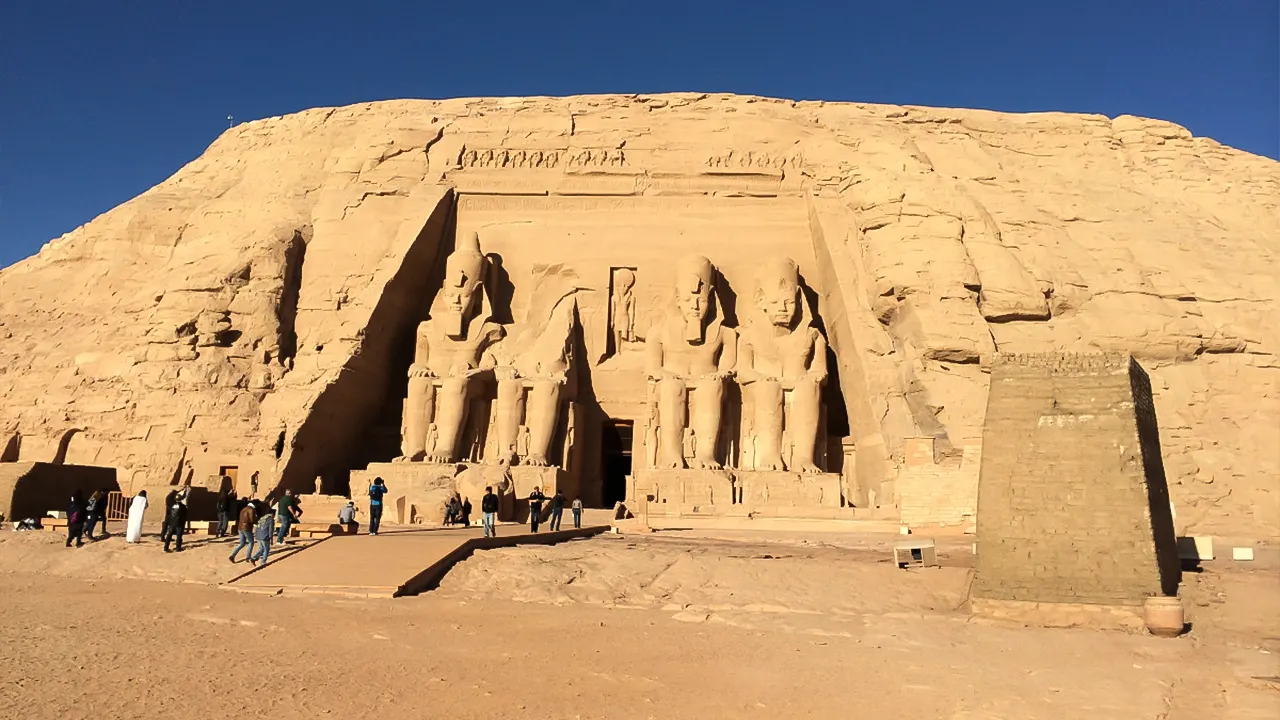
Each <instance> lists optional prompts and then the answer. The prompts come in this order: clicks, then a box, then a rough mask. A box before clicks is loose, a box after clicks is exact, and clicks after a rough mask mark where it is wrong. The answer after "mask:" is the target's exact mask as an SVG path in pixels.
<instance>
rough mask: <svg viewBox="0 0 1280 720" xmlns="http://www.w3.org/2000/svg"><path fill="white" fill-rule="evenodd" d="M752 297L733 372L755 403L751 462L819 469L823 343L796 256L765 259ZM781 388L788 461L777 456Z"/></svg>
mask: <svg viewBox="0 0 1280 720" xmlns="http://www.w3.org/2000/svg"><path fill="white" fill-rule="evenodd" d="M753 300H754V304H755V309H756V311H757V312H756V316H755V319H754V321H753V322H751V323H749V324H747V326H746V327H745V328H744V329H743V331H742V339H741V341H740V342H739V352H738V369H737V376H738V382H739V383H741V384H742V388H743V393H744V395H747V396H748V397H749V398H750V400H751V404H752V405H754V409H753V416H752V418H751V420H752V425H753V427H754V432H755V447H754V460H755V468H756V469H757V470H784V469H789V470H796V471H799V472H803V473H818V472H821V470H819V469H818V466H817V465H816V464H815V463H814V460H813V456H814V452H815V449H816V447H817V439H818V418H819V415H820V414H821V405H820V403H821V400H822V387H823V385H824V384H825V383H826V380H827V343H826V340H825V339H823V337H822V333H820V332H818V329H817V328H816V327H814V326H813V319H812V317H811V315H810V313H809V306H808V303H807V302H805V300H804V297H803V295H802V294H801V288H800V273H799V271H798V269H797V268H796V264H795V262H793V261H792V260H791V259H790V258H773V259H770V260H767V261H765V263H764V266H763V267H762V268H761V269H760V272H759V273H758V274H757V275H756V289H755V295H754V297H753ZM784 392H789V393H791V411H790V414H789V416H788V417H787V432H788V434H789V436H790V440H791V443H790V444H791V446H792V450H791V463H790V467H784V464H783V460H782V434H783V417H784V412H785V411H784V400H783V393H784Z"/></svg>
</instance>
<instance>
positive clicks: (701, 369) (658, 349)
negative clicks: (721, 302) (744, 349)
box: [645, 256, 737, 469]
mask: <svg viewBox="0 0 1280 720" xmlns="http://www.w3.org/2000/svg"><path fill="white" fill-rule="evenodd" d="M715 275H716V273H715V268H714V267H712V265H711V261H709V260H707V259H706V258H705V257H702V256H691V257H686V258H683V259H682V260H680V261H679V262H678V263H677V264H676V272H675V305H676V309H675V311H674V312H672V313H670V314H669V315H668V316H667V317H666V318H665V319H663V320H662V321H660V322H659V323H658V324H657V325H655V326H654V327H653V328H652V329H651V330H650V331H649V335H648V338H647V339H646V340H645V353H646V369H645V372H646V374H647V376H648V379H649V381H650V382H653V383H656V384H657V401H658V457H657V463H656V466H657V467H659V468H683V467H686V465H685V459H684V452H683V450H684V444H685V443H684V441H685V428H686V427H687V428H689V429H690V430H692V431H693V434H694V435H696V437H697V442H696V443H695V448H694V454H693V457H691V458H690V464H691V466H692V467H694V468H696V469H716V468H720V467H721V463H720V461H719V460H718V459H717V457H716V451H717V448H718V446H719V438H720V420H721V414H722V413H721V410H722V406H723V404H724V383H725V380H726V378H728V377H729V376H730V374H732V370H733V366H734V362H735V358H736V353H737V335H736V333H734V331H733V329H732V328H727V327H724V326H723V325H722V324H721V323H722V322H723V318H722V317H720V311H719V307H718V304H717V302H716V301H717V296H716V288H715Z"/></svg>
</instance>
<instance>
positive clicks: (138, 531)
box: [124, 490, 147, 543]
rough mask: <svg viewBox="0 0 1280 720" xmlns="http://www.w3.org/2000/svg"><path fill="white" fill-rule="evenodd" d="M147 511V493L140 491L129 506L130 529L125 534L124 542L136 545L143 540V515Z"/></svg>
mask: <svg viewBox="0 0 1280 720" xmlns="http://www.w3.org/2000/svg"><path fill="white" fill-rule="evenodd" d="M146 511H147V491H146V490H139V491H138V494H137V495H136V496H134V498H133V503H132V504H131V505H129V529H128V530H127V531H126V532H125V535H124V541H125V542H131V543H136V542H138V540H140V539H142V515H143V513H145V512H146Z"/></svg>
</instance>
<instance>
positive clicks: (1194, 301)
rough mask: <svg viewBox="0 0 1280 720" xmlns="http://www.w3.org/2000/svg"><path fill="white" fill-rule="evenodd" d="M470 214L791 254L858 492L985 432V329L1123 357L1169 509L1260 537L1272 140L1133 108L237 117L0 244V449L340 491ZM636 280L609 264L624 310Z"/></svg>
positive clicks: (734, 265)
mask: <svg viewBox="0 0 1280 720" xmlns="http://www.w3.org/2000/svg"><path fill="white" fill-rule="evenodd" d="M495 228H496V230H495ZM472 230H475V231H479V232H481V233H482V235H483V234H485V233H486V232H489V231H490V230H493V233H491V234H496V242H497V244H498V246H500V247H501V249H502V255H503V260H504V262H509V263H510V264H511V267H512V268H522V269H523V268H528V267H534V268H535V271H536V268H537V267H541V268H543V271H544V272H545V271H546V267H547V265H548V264H550V263H555V262H564V263H566V264H568V265H572V264H573V263H574V262H575V261H576V260H582V259H584V258H586V259H590V258H592V257H595V255H593V252H594V251H593V250H591V249H590V248H592V247H596V246H600V247H604V246H607V245H609V244H611V243H613V244H619V243H625V244H626V247H629V248H634V252H635V253H636V255H637V258H639V259H640V260H643V261H646V262H653V261H655V260H657V259H661V258H662V257H665V256H666V255H670V256H671V257H673V258H674V257H675V253H676V252H681V253H683V252H688V251H693V250H696V251H697V252H701V253H703V254H706V255H707V256H709V257H710V258H711V260H712V261H713V262H714V263H716V265H717V267H720V268H721V269H722V271H723V272H724V273H725V275H726V276H727V277H728V278H729V280H731V281H735V273H739V274H745V273H748V272H749V271H750V268H751V264H752V262H753V254H754V253H755V252H756V250H757V249H759V248H764V247H766V246H770V247H771V246H772V245H776V247H777V250H778V252H782V253H786V254H790V255H792V256H794V257H795V258H796V260H797V262H798V264H799V266H800V270H801V274H802V275H803V276H804V278H805V282H806V284H807V286H808V287H811V288H812V289H813V291H814V293H815V294H816V304H817V306H818V307H819V309H820V314H821V317H822V318H823V319H824V322H825V328H824V330H825V334H826V338H827V341H828V342H829V343H830V346H831V349H832V351H833V355H834V357H835V358H836V363H835V365H836V366H835V367H833V368H832V369H831V370H832V372H831V381H830V382H829V383H828V385H829V386H831V387H833V388H836V390H837V391H838V393H839V395H840V400H841V402H842V404H843V411H842V412H833V413H832V415H833V416H839V417H833V418H831V420H830V421H829V424H828V433H829V434H830V435H831V437H832V438H833V440H834V441H835V442H837V443H839V442H843V445H844V447H845V448H846V460H845V463H844V468H843V472H844V473H845V474H846V475H850V476H853V478H854V480H853V481H852V483H851V485H850V487H852V488H854V492H855V494H859V493H860V494H861V495H862V496H867V497H870V495H871V494H872V493H874V494H875V495H877V496H878V497H879V498H880V502H881V503H882V504H883V503H884V502H885V498H886V497H887V496H888V493H890V492H891V489H892V487H893V485H892V483H893V481H894V480H895V478H896V477H897V475H898V472H897V471H898V468H899V466H900V464H901V462H902V459H903V458H902V453H903V446H904V442H905V441H906V440H907V439H909V438H918V437H929V438H933V439H934V442H935V445H934V447H935V448H936V449H937V452H938V453H939V455H940V456H942V457H940V458H939V462H943V460H944V459H945V458H946V457H953V458H954V457H958V456H959V455H960V454H962V453H964V454H966V456H968V454H969V453H970V452H972V451H973V449H974V448H979V447H980V445H981V437H982V428H983V413H984V408H985V406H986V394H987V386H988V375H987V372H986V369H985V367H986V362H985V361H986V360H987V359H989V358H990V357H991V356H992V355H993V354H994V353H995V352H997V351H999V352H1007V353H1029V352H1047V351H1069V352H1091V351H1113V352H1123V353H1130V354H1132V355H1133V356H1134V357H1135V358H1137V359H1138V361H1139V362H1140V363H1142V365H1143V366H1144V367H1145V368H1146V369H1147V370H1148V372H1149V373H1150V376H1151V381H1152V385H1153V394H1154V398H1155V406H1156V414H1157V417H1158V421H1159V424H1160V436H1161V440H1162V442H1163V453H1164V465H1165V468H1166V472H1167V476H1168V481H1169V488H1170V493H1171V495H1172V497H1173V500H1174V503H1175V507H1176V509H1177V520H1176V521H1177V525H1178V529H1179V531H1180V532H1187V531H1192V532H1202V533H1234V534H1243V535H1263V536H1269V537H1275V536H1280V496H1278V494H1277V493H1278V492H1280V490H1278V489H1277V488H1276V482H1275V480H1276V477H1277V476H1278V475H1280V442H1277V432H1280V431H1278V430H1277V429H1278V428H1280V367H1278V361H1277V352H1280V323H1278V322H1276V320H1275V315H1276V312H1277V310H1280V164H1278V163H1276V162H1275V161H1272V160H1269V159H1266V158H1261V157H1257V156H1253V155H1250V154H1248V153H1244V152H1240V151H1237V150H1234V149H1231V148H1228V147H1224V146H1223V145H1221V144H1219V143H1217V142H1214V141H1213V140H1209V139H1205V138H1195V137H1192V136H1191V134H1190V133H1188V132H1187V131H1186V130H1185V129H1183V128H1181V127H1179V126H1177V125H1173V124H1171V123H1167V122H1161V121H1156V120H1146V119H1141V118H1135V117H1120V118H1116V119H1114V120H1111V119H1108V118H1105V117H1101V116H1092V115H1068V114H1058V113H1046V114H1030V115H1011V114H1002V113H992V112H985V111H970V110H942V109H933V108H919V107H898V106H881V105H859V104H844V103H821V102H801V103H797V102H790V101H781V100H771V99H765V98H755V97H739V96H725V95H715V96H705V95H683V94H678V95H659V96H590V97H572V98H560V99H556V98H515V99H470V100H467V99H461V100H448V101H418V100H414V101H393V102H383V103H373V104H366V105H358V106H351V107H346V108H337V109H332V108H330V109H316V110H309V111H306V112H302V113H298V114H295V115H290V116H287V117H278V118H269V119H266V120H261V121H257V122H252V123H247V124H244V125H240V126H237V127H235V128H232V129H230V130H228V131H227V132H226V133H224V134H223V136H222V137H220V138H218V139H217V140H216V141H215V142H214V143H213V145H212V146H210V148H209V149H208V150H207V151H206V152H205V153H204V155H202V156H201V157H200V158H198V159H196V160H195V161H193V162H192V163H190V164H189V165H187V166H186V167H184V168H183V169H182V170H180V171H179V172H178V173H177V174H175V175H174V176H173V177H171V178H170V179H168V180H166V181H165V182H163V183H161V184H160V185H158V186H156V187H154V188H152V189H151V190H149V191H147V192H145V193H143V194H142V195H140V196H138V197H137V198H135V199H133V200H131V201H129V202H127V203H125V204H124V205H121V206H120V207H118V208H116V209H114V210H112V211H110V212H108V213H106V214H104V215H102V216H101V217H99V218H97V219H95V220H94V221H92V222H91V223H89V224H87V225H85V226H83V227H80V228H77V229H76V230H74V231H72V232H70V233H68V234H66V235H64V236H63V237H61V238H58V239H56V240H54V241H52V242H50V243H49V244H48V245H46V246H45V247H44V248H43V249H42V250H41V251H40V253H39V254H38V255H36V256H34V257H32V258H29V259H27V260H24V261H22V262H20V263H17V264H16V265H14V266H12V267H10V268H7V269H5V270H3V271H0V322H2V323H3V326H2V327H0V390H2V391H3V394H4V398H5V402H4V404H3V407H0V431H3V432H4V435H3V436H0V443H5V442H7V445H6V446H5V450H4V455H3V459H4V460H8V461H22V462H48V461H56V462H66V463H77V464H84V465H107V466H113V467H115V468H117V469H118V472H119V475H118V476H119V479H120V483H121V485H122V486H123V487H125V488H126V489H129V488H132V489H138V488H141V487H144V486H148V485H164V484H168V483H170V482H173V481H175V480H176V479H181V478H185V477H193V478H194V479H195V481H196V482H197V483H201V482H204V481H205V478H207V477H210V476H213V475H216V474H219V473H220V472H221V471H223V470H224V469H228V468H235V469H236V470H235V472H236V473H238V474H239V475H240V477H242V478H243V477H244V476H246V475H247V474H248V473H250V472H252V471H258V472H260V473H261V476H262V478H263V480H262V483H263V486H262V488H263V491H266V490H269V489H272V488H275V487H278V486H279V485H281V484H283V485H289V486H293V487H296V488H298V489H309V488H311V487H313V486H314V482H315V477H316V476H317V475H322V476H325V477H326V478H327V480H326V483H335V484H336V485H332V487H336V488H337V489H341V486H342V485H343V483H344V482H345V478H346V474H347V473H348V471H349V470H351V469H352V468H359V467H363V466H364V465H365V464H367V463H368V462H371V461H375V460H383V459H389V456H388V454H390V455H394V453H395V450H396V446H397V445H398V442H399V438H398V434H399V422H400V415H399V413H400V409H399V408H400V400H401V399H402V398H403V397H404V394H405V384H406V382H407V381H406V379H405V374H404V369H405V368H407V367H408V364H409V362H410V361H411V359H412V358H411V356H412V341H411V338H412V334H413V328H414V327H415V326H416V324H417V322H418V321H420V320H421V319H423V317H424V313H425V310H426V307H427V305H428V304H429V302H430V299H431V297H432V296H433V295H434V293H435V291H436V289H438V288H439V286H440V282H441V277H442V275H443V259H444V256H445V254H446V253H447V252H448V250H449V249H450V248H451V247H452V246H453V243H454V237H455V235H456V234H458V233H461V232H464V231H472ZM486 242H488V240H486ZM771 244H772V245H771ZM640 264H641V265H642V264H643V263H640ZM623 265H628V264H627V263H623ZM621 269H626V268H613V269H612V270H611V272H616V271H619V270H621ZM513 272H514V270H513ZM527 277H528V275H527V274H526V275H524V276H523V277H522V279H524V278H527ZM588 284H589V283H588ZM660 284H661V282H660V281H659V280H658V279H656V278H646V277H645V276H644V269H643V267H642V268H641V269H640V270H639V271H637V272H636V279H635V288H636V289H635V292H636V293H637V296H638V297H640V301H639V303H638V305H637V313H638V314H640V315H641V319H642V320H646V318H645V317H644V316H645V313H646V311H647V312H648V313H649V314H650V315H651V314H652V312H653V305H652V303H650V304H649V305H646V304H645V300H644V298H645V297H646V295H645V293H648V292H649V290H647V289H646V288H649V287H656V286H658V285H660ZM608 286H609V281H608V279H607V278H606V280H605V281H604V285H603V298H604V300H603V302H604V303H605V305H604V306H605V307H608V304H607V303H608V297H609V290H608ZM587 289H588V290H590V288H587ZM584 306H589V303H587V304H586V305H584ZM516 310H523V308H514V307H513V311H516ZM588 315H589V313H587V315H584V317H582V318H581V321H582V324H583V327H584V332H585V333H586V335H587V337H586V338H585V343H586V345H587V346H588V349H591V350H592V352H593V353H594V354H595V356H596V357H603V356H604V355H606V354H607V352H608V347H609V341H608V339H607V338H608V335H609V331H608V329H607V328H608V321H607V319H606V318H607V316H608V311H607V310H606V311H605V313H604V315H605V317H601V318H594V317H589V316H588ZM644 325H645V323H644V322H637V323H636V327H637V328H639V327H644ZM596 337H598V338H599V340H598V342H599V343H600V345H599V347H598V348H593V347H592V343H594V342H597V340H593V338H596ZM406 338H410V341H409V342H407V343H406V340H405V339H406ZM595 382H596V383H597V388H596V391H597V393H598V394H599V393H603V392H605V389H606V388H605V386H606V385H607V382H608V380H607V378H605V377H603V376H602V377H600V378H598V379H596V380H595ZM388 446H389V447H390V450H387V449H386V448H387V447H388ZM859 500H860V502H865V500H863V499H862V498H861V497H860V498H859Z"/></svg>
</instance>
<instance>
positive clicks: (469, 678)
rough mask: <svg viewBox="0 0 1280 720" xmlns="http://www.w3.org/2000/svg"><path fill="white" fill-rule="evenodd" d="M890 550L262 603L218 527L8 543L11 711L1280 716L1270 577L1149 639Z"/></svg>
mask: <svg viewBox="0 0 1280 720" xmlns="http://www.w3.org/2000/svg"><path fill="white" fill-rule="evenodd" d="M884 542H886V540H885V539H883V538H880V539H875V538H872V539H858V538H846V539H840V540H836V541H829V540H823V539H816V538H801V537H796V536H790V537H786V538H774V539H765V538H760V537H752V536H750V535H749V534H745V533H742V534H737V535H732V534H721V535H718V536H717V535H711V534H703V535H696V534H692V533H672V534H666V533H660V534H657V535H653V536H623V537H605V538H600V539H596V540H590V541H578V542H573V543H567V544H563V545H560V546H555V547H536V548H534V547H526V548H510V549H505V550H495V551H489V552H482V553H478V554H477V555H475V556H474V557H473V558H471V559H470V560H467V561H466V562H464V563H462V564H461V565H459V566H458V567H457V568H456V569H455V570H454V571H453V572H452V573H451V574H450V575H449V576H447V577H446V579H445V581H444V583H443V584H442V585H441V587H440V589H439V590H437V591H435V592H432V593H429V594H427V595H424V596H422V597H418V598H408V599H402V600H344V599H334V598H311V597H305V596H304V597H293V596H288V595H283V596H259V595H249V594H242V593H236V592H231V591H228V590H226V589H220V588H218V587H216V586H214V585H212V584H211V583H217V582H220V581H224V580H226V579H229V578H230V577H233V576H234V575H236V574H238V573H239V572H241V571H243V570H244V569H246V566H245V565H234V566H233V565H231V564H229V563H227V562H226V555H227V553H228V552H229V551H230V547H231V546H230V544H229V543H228V542H227V541H212V542H210V541H202V542H199V543H193V544H192V545H191V549H190V550H188V551H187V552H184V553H182V554H181V555H177V554H174V555H165V554H164V553H162V552H160V549H159V546H158V543H157V542H156V541H155V540H154V539H151V540H150V541H149V542H146V543H144V544H142V545H139V546H126V545H125V543H123V542H122V541H121V540H120V539H119V538H118V537H116V538H112V539H110V540H107V541H104V542H101V543H97V544H94V545H90V546H86V547H85V548H82V549H80V550H67V549H65V548H63V547H62V538H61V537H57V536H53V535H51V534H48V533H43V532H41V533H12V532H3V533H0V595H2V596H3V598H4V605H3V608H4V612H3V613H0V716H3V717H18V716H21V717H30V718H45V717H48V718H54V717H57V718H78V717H86V718H87V717H95V718H111V717H126V716H127V717H156V718H170V717H180V716H187V717H208V716H219V715H228V714H229V715H232V716H240V717H257V716H271V717H273V718H316V717H325V716H337V715H341V716H346V717H356V718H361V717H379V718H391V719H393V720H394V719H398V718H406V719H407V718H420V717H436V716H445V715H448V716H452V717H457V718H494V717H503V718H506V717H510V718H611V719H612V718H738V717H745V718H752V717H757V718H793V717H796V718H799V717H814V718H848V717H866V718H880V717H895V718H951V719H955V720H960V719H963V720H977V719H989V718H1018V719H1031V718H1063V719H1066V718H1072V719H1075V718H1082V717H1087V718H1089V719H1090V720H1099V719H1102V718H1124V719H1126V720H1128V719H1130V718H1173V719H1175V720H1176V719H1179V718H1187V719H1191V718H1196V719H1199V718H1267V719H1268V720H1275V718H1277V717H1280V678H1278V677H1277V676H1280V574H1278V573H1277V572H1276V569H1275V568H1273V567H1262V566H1254V567H1252V568H1250V567H1247V566H1241V565H1232V564H1227V563H1222V564H1217V565H1213V566H1211V567H1210V568H1208V569H1206V571H1205V572H1202V573H1198V574H1189V575H1188V576H1187V579H1186V582H1185V583H1184V587H1183V595H1184V598H1185V599H1186V601H1187V602H1186V604H1187V606H1188V615H1189V619H1190V620H1191V622H1192V623H1193V630H1192V632H1191V633H1190V635H1188V636H1184V637H1182V638H1178V639H1174V640H1164V639H1159V638H1154V637H1150V636H1145V635H1134V634H1125V633H1119V632H1106V631H1095V630H1082V629H1075V630H1050V629H1038V628H1023V627H1017V626H1012V625H1007V624H1000V623H994V622H989V621H982V620H976V619H973V618H970V617H969V616H967V615H966V614H965V613H964V611H963V601H964V595H965V593H966V591H967V584H968V579H969V570H968V568H967V567H965V564H966V562H965V559H964V558H963V554H962V553H959V552H955V553H946V552H945V551H944V561H945V562H944V564H945V565H947V566H945V567H942V568H938V569H931V570H924V571H901V570H897V569H895V568H893V567H892V566H891V565H890V564H888V563H887V562H883V561H880V560H882V557H881V556H880V555H879V553H878V552H877V550H876V548H878V547H880V546H881V544H882V543H884Z"/></svg>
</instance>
